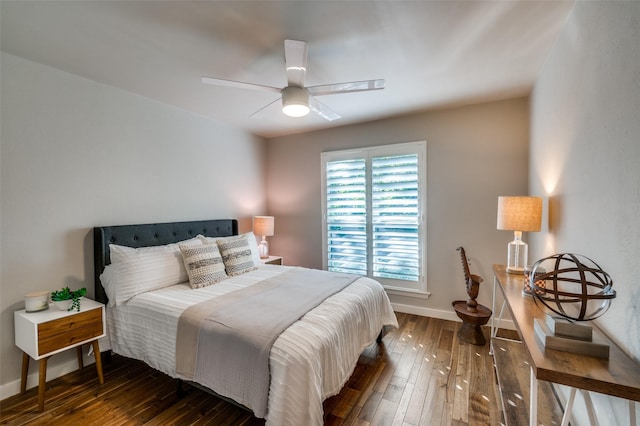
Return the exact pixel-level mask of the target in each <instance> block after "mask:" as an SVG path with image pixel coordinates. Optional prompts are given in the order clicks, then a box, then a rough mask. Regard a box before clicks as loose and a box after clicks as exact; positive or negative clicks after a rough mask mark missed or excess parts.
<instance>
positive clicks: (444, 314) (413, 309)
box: [391, 303, 516, 330]
mask: <svg viewBox="0 0 640 426" xmlns="http://www.w3.org/2000/svg"><path fill="white" fill-rule="evenodd" d="M391 306H392V307H393V310H394V311H396V312H402V313H405V314H412V315H420V316H423V317H431V318H438V319H443V320H448V321H457V322H462V320H461V319H460V318H458V316H457V315H456V313H455V312H453V311H443V310H439V309H430V308H423V307H420V306H414V305H404V304H401V303H391ZM487 325H491V320H489V323H488V324H487ZM495 326H496V327H498V328H505V329H508V330H515V329H516V327H515V324H514V323H513V321H511V320H506V319H504V318H503V319H502V320H501V321H499V322H498V323H496V324H495Z"/></svg>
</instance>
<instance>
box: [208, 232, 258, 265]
mask: <svg viewBox="0 0 640 426" xmlns="http://www.w3.org/2000/svg"><path fill="white" fill-rule="evenodd" d="M245 236H246V237H247V241H248V242H249V248H250V249H251V257H252V258H253V263H254V264H255V265H256V266H258V265H261V264H262V262H261V260H260V251H259V250H258V242H257V241H256V236H255V234H254V233H253V232H252V231H249V232H245V233H244V234H241V235H232V236H230V237H205V236H204V235H198V238H200V240H201V241H202V242H203V244H216V243H217V242H218V240H223V241H224V240H225V239H233V238H238V237H245Z"/></svg>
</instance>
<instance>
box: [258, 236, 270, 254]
mask: <svg viewBox="0 0 640 426" xmlns="http://www.w3.org/2000/svg"><path fill="white" fill-rule="evenodd" d="M258 253H260V259H266V258H268V257H269V243H267V240H266V239H265V238H264V236H263V237H262V241H260V244H258Z"/></svg>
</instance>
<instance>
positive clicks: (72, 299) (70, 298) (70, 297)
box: [51, 286, 87, 312]
mask: <svg viewBox="0 0 640 426" xmlns="http://www.w3.org/2000/svg"><path fill="white" fill-rule="evenodd" d="M85 294H87V289H86V288H84V287H83V288H81V289H80V290H74V291H71V290H70V289H69V287H68V286H67V287H65V288H63V289H62V290H57V291H54V292H52V293H51V300H52V301H53V303H54V304H55V305H56V306H57V307H58V309H60V310H61V311H72V310H74V309H75V310H76V311H78V312H80V298H81V297H82V296H84V295H85Z"/></svg>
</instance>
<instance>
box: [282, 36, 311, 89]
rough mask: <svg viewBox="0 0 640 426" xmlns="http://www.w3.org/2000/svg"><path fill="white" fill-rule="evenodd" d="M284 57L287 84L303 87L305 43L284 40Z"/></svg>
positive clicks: (305, 70) (305, 58)
mask: <svg viewBox="0 0 640 426" xmlns="http://www.w3.org/2000/svg"><path fill="white" fill-rule="evenodd" d="M284 59H285V65H286V66H287V82H288V83H289V84H288V85H289V86H298V87H304V77H305V75H306V73H307V43H306V42H304V41H298V40H285V41H284Z"/></svg>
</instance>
